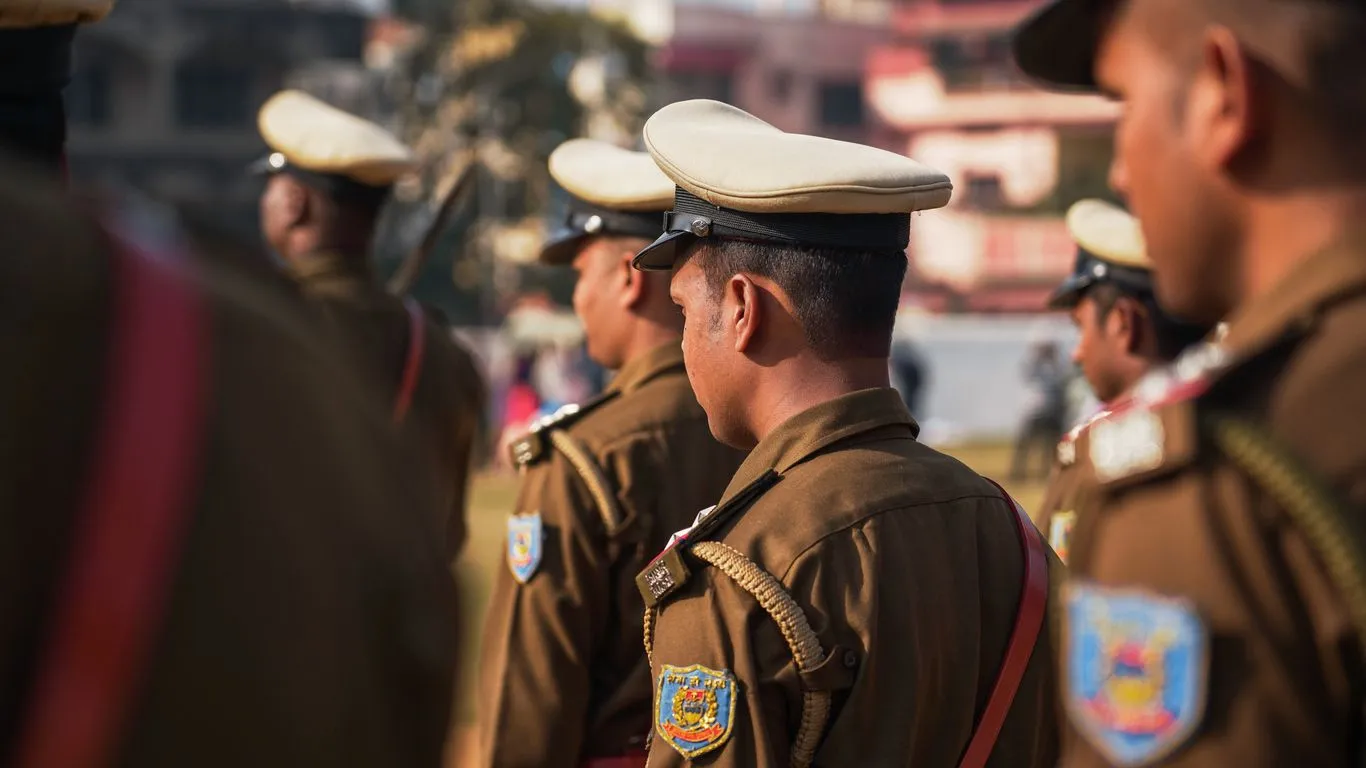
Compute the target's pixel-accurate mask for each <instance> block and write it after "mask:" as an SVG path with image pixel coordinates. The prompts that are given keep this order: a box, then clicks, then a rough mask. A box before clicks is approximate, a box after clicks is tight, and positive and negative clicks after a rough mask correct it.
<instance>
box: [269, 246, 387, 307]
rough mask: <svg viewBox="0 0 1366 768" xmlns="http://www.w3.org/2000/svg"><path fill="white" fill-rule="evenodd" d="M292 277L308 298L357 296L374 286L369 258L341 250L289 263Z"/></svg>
mask: <svg viewBox="0 0 1366 768" xmlns="http://www.w3.org/2000/svg"><path fill="white" fill-rule="evenodd" d="M287 270H288V272H289V274H290V276H291V277H293V278H294V280H295V281H296V282H298V283H299V285H300V286H301V287H302V288H303V290H304V293H306V294H308V295H327V296H343V295H356V294H360V293H363V292H366V291H369V290H373V288H374V286H375V272H374V270H373V269H371V268H370V261H369V259H367V258H365V257H364V256H361V255H357V254H343V253H341V252H340V251H314V252H313V253H309V254H305V255H303V256H299V257H297V258H294V259H290V260H289V261H288V262H287Z"/></svg>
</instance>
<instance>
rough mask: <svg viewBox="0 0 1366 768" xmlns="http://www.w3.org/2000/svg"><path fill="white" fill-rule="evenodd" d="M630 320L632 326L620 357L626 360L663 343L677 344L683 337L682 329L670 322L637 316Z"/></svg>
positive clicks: (656, 347) (652, 349)
mask: <svg viewBox="0 0 1366 768" xmlns="http://www.w3.org/2000/svg"><path fill="white" fill-rule="evenodd" d="M631 322H632V328H631V330H630V332H629V334H628V336H627V339H626V346H625V348H624V349H623V350H622V359H623V360H625V361H627V362H630V361H631V360H635V359H636V358H637V357H640V356H641V355H644V354H648V353H650V352H653V351H654V350H656V349H659V348H660V347H662V346H664V345H665V344H678V343H680V341H681V340H682V338H683V331H682V329H680V328H676V327H674V325H673V324H671V323H659V322H655V321H653V320H650V319H648V318H644V317H637V318H635V319H634V320H632V321H631Z"/></svg>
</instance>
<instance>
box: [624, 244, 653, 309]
mask: <svg viewBox="0 0 1366 768" xmlns="http://www.w3.org/2000/svg"><path fill="white" fill-rule="evenodd" d="M635 257H636V252H635V251H634V250H632V249H631V248H622V249H621V254H620V258H619V259H618V263H617V274H618V277H619V283H618V284H619V285H621V286H622V292H621V306H623V307H625V308H626V309H635V308H636V307H639V306H640V304H641V302H643V301H645V295H646V293H647V292H648V291H649V285H648V283H649V280H647V279H646V278H647V277H649V276H648V275H646V274H645V273H644V272H642V271H640V270H639V269H636V268H635V267H633V266H631V261H632V259H634V258H635Z"/></svg>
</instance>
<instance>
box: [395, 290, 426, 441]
mask: <svg viewBox="0 0 1366 768" xmlns="http://www.w3.org/2000/svg"><path fill="white" fill-rule="evenodd" d="M403 308H404V309H405V310H407V312H408V353H407V356H406V357H405V358H404V360H403V376H402V377H401V378H400V379H399V382H398V394H396V395H395V396H394V423H395V424H398V423H401V422H402V421H403V419H404V417H406V416H407V415H408V408H409V407H410V406H411V405H412V404H413V392H414V391H416V390H417V380H418V377H419V376H421V375H422V358H423V355H424V354H426V351H427V318H426V317H424V316H423V314H422V307H421V306H420V305H418V303H417V302H416V301H414V300H413V299H412V297H409V296H405V297H404V299H403Z"/></svg>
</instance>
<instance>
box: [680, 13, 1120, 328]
mask: <svg viewBox="0 0 1366 768" xmlns="http://www.w3.org/2000/svg"><path fill="white" fill-rule="evenodd" d="M1039 2H1041V0H904V1H903V2H899V3H886V4H883V5H881V6H879V5H876V4H868V3H863V4H861V5H859V6H858V13H857V14H855V17H853V18H851V17H849V16H848V15H844V14H832V13H830V12H829V9H828V7H823V8H822V9H821V11H818V12H815V13H802V14H767V15H766V14H762V13H743V12H738V11H733V10H725V9H721V8H717V7H716V6H713V5H701V4H696V5H695V4H693V3H690V2H686V1H684V2H678V3H677V4H676V5H675V6H674V21H673V28H672V33H671V35H670V36H669V39H668V40H667V41H666V42H665V43H664V45H662V46H661V48H660V49H659V51H658V59H657V63H658V65H659V68H660V71H661V74H662V76H663V78H662V79H663V80H664V83H665V88H664V89H663V92H662V93H661V97H662V99H661V100H662V101H671V100H674V99H678V98H696V97H706V98H716V99H721V100H724V101H729V102H731V103H734V104H736V105H738V106H741V107H743V108H744V109H746V110H749V111H750V112H753V113H754V114H756V115H758V116H760V117H762V118H764V119H765V120H768V121H769V122H771V123H773V124H774V125H777V126H778V127H780V128H783V129H785V130H790V131H800V132H804V133H815V134H820V135H826V136H831V137H834V138H840V139H847V140H851V141H861V142H865V143H870V144H874V145H876V146H880V147H883V148H885V149H889V150H892V151H895V152H899V153H903V154H907V155H909V156H911V157H914V158H916V159H917V160H920V161H922V162H925V163H927V164H929V165H931V166H934V167H935V168H938V169H940V170H943V171H945V172H947V173H948V174H949V175H950V176H951V177H952V178H953V181H954V188H955V193H954V199H953V202H952V203H951V204H950V205H949V207H948V208H947V209H945V210H942V211H935V212H931V213H927V214H924V215H921V216H917V217H916V219H915V221H914V222H913V224H912V242H911V248H910V254H911V264H912V269H911V274H910V275H909V276H908V278H907V289H906V292H907V299H908V301H910V302H912V303H916V304H919V305H921V306H924V307H925V308H927V309H930V310H936V311H965V312H1037V311H1039V310H1040V309H1041V308H1042V306H1043V302H1044V299H1045V297H1046V296H1047V294H1048V292H1049V291H1050V290H1051V289H1052V287H1053V286H1054V285H1056V284H1057V282H1058V281H1059V280H1061V279H1062V278H1063V277H1064V276H1065V275H1066V274H1067V272H1068V271H1069V269H1070V268H1071V264H1072V256H1073V247H1072V244H1071V241H1070V240H1069V238H1068V236H1067V233H1066V230H1065V228H1064V226H1063V220H1062V219H1063V214H1064V213H1065V211H1066V210H1067V207H1068V206H1069V205H1070V204H1071V203H1072V202H1075V201H1076V200H1077V199H1080V198H1082V197H1094V196H1101V197H1108V196H1109V191H1108V188H1107V186H1106V183H1105V175H1106V172H1107V169H1108V166H1109V161H1110V155H1111V151H1112V150H1111V133H1112V130H1113V124H1114V118H1115V116H1116V114H1117V112H1116V108H1115V106H1114V105H1113V104H1111V103H1109V102H1107V101H1106V100H1104V99H1102V98H1099V97H1094V96H1079V95H1064V94H1056V93H1049V92H1045V91H1041V90H1038V89H1036V88H1034V87H1033V86H1031V85H1030V84H1029V83H1028V82H1026V81H1025V80H1024V78H1023V77H1022V76H1021V75H1020V74H1019V73H1018V72H1017V71H1016V70H1015V68H1014V65H1013V63H1012V62H1011V57H1010V43H1009V35H1010V31H1011V29H1012V28H1013V27H1014V25H1015V24H1016V23H1017V22H1019V21H1020V19H1022V18H1023V17H1024V16H1025V15H1026V14H1027V13H1029V12H1030V11H1031V10H1033V9H1034V8H1035V7H1036V6H1037V5H1038V4H1039ZM879 8H880V9H881V10H879Z"/></svg>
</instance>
